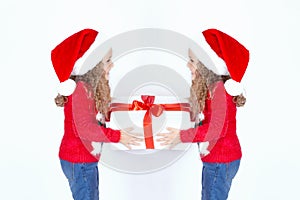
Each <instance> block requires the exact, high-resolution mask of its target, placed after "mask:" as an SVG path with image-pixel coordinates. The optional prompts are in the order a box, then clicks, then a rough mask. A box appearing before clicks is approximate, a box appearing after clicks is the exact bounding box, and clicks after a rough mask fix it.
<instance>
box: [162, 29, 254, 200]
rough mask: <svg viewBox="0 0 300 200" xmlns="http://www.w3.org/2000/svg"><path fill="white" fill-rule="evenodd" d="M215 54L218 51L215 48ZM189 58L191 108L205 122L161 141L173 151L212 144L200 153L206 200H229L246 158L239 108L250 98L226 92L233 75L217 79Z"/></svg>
mask: <svg viewBox="0 0 300 200" xmlns="http://www.w3.org/2000/svg"><path fill="white" fill-rule="evenodd" d="M205 33H206V34H221V37H224V33H222V32H220V31H217V30H213V31H212V32H205ZM206 36H207V35H206ZM214 36H215V35H214ZM218 36H219V35H217V37H215V38H218ZM225 36H226V37H225V38H226V41H227V42H228V41H229V43H228V44H229V45H230V44H231V42H233V41H232V38H231V37H230V38H228V36H227V35H225ZM208 37H209V36H208ZM215 38H214V39H215ZM206 39H207V37H206ZM208 42H209V43H210V42H212V41H210V40H209V41H208ZM214 42H215V43H217V44H219V43H222V45H223V44H224V43H226V42H223V40H222V39H220V41H214ZM234 42H236V41H235V40H234ZM210 44H211V43H210ZM222 45H220V46H221V48H223V49H222V50H223V51H218V52H222V53H223V54H226V53H227V52H228V51H225V50H226V49H224V47H226V45H223V46H222ZM239 45H240V44H239ZM220 46H219V47H220ZM230 47H232V45H230ZM239 47H240V48H242V51H244V53H243V56H245V57H246V58H245V60H246V61H247V62H245V63H246V65H245V64H242V65H241V68H244V67H246V66H247V63H248V58H249V55H248V51H247V50H246V49H244V48H243V47H242V46H239ZM213 50H215V51H216V49H214V48H213ZM231 53H234V51H231ZM236 56H239V54H237V55H236ZM189 57H190V60H189V62H188V67H189V69H190V70H191V72H192V86H191V98H190V102H191V107H192V111H193V113H194V116H196V117H197V113H203V114H204V120H203V121H202V122H201V123H200V125H199V126H197V127H196V128H190V129H188V130H178V129H175V128H168V130H169V131H170V134H161V136H162V138H160V139H159V141H161V142H163V143H164V144H166V145H171V147H172V146H174V145H176V144H178V143H180V142H197V143H199V142H209V145H208V148H207V149H204V151H200V156H201V159H202V161H203V169H202V200H215V199H217V200H226V199H227V197H228V193H229V190H230V187H231V183H232V180H233V178H234V177H235V175H236V173H237V171H238V169H239V165H240V159H241V157H242V152H241V146H240V143H239V140H238V137H237V134H236V111H237V109H236V107H240V106H243V105H244V104H245V102H246V98H245V97H244V96H243V94H242V93H240V92H238V93H240V94H229V93H232V91H231V89H230V88H228V89H227V88H226V89H225V87H224V83H225V86H226V81H228V80H229V79H230V78H231V77H230V76H229V75H227V76H225V75H217V74H215V73H214V72H213V71H211V70H209V69H207V68H206V67H205V66H204V64H203V63H201V62H200V61H199V60H198V58H197V57H196V56H195V55H194V54H193V52H192V51H191V50H189ZM222 58H223V57H222ZM227 58H228V57H227ZM236 60H238V59H236ZM229 62H231V61H229ZM229 62H226V65H227V67H228V66H229V65H231V63H229ZM238 63H239V62H237V63H235V66H236V67H240V66H239V64H238ZM229 71H230V70H229ZM243 73H244V72H243ZM243 73H242V75H243ZM233 74H234V73H233ZM229 83H230V82H229Z"/></svg>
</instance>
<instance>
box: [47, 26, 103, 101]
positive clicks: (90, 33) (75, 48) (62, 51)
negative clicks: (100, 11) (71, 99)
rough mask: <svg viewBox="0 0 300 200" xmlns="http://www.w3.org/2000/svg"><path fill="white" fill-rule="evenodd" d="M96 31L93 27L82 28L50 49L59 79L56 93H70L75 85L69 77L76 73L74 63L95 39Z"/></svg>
mask: <svg viewBox="0 0 300 200" xmlns="http://www.w3.org/2000/svg"><path fill="white" fill-rule="evenodd" d="M97 34H98V32H97V31H95V30H93V29H83V30H81V31H79V32H77V33H75V34H73V35H71V36H69V37H68V38H66V39H65V40H64V41H62V42H61V43H60V44H58V45H57V46H56V47H55V48H54V49H53V50H52V51H51V61H52V64H53V67H54V70H55V72H56V75H57V77H58V79H59V81H60V85H59V86H58V93H59V94H61V95H63V96H69V95H71V94H72V93H73V92H74V90H75V87H76V83H75V81H73V80H71V79H69V77H70V75H71V74H73V75H76V74H74V73H72V71H73V72H74V70H73V69H74V65H75V63H76V61H77V60H78V59H79V58H81V57H82V56H83V55H84V54H85V52H86V51H87V50H88V49H89V48H90V46H91V45H92V44H93V42H94V41H95V38H96V37H97Z"/></svg>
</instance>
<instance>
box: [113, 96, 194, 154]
mask: <svg viewBox="0 0 300 200" xmlns="http://www.w3.org/2000/svg"><path fill="white" fill-rule="evenodd" d="M141 97H142V101H143V102H141V101H137V100H134V101H133V102H132V104H124V103H112V104H111V112H114V111H132V110H135V111H137V110H146V113H145V115H144V119H143V127H144V137H145V144H146V149H154V140H153V131H152V115H154V116H155V117H159V116H160V115H161V114H162V113H163V111H164V110H166V111H187V112H190V108H189V104H188V103H174V104H154V100H155V96H149V95H142V96H141Z"/></svg>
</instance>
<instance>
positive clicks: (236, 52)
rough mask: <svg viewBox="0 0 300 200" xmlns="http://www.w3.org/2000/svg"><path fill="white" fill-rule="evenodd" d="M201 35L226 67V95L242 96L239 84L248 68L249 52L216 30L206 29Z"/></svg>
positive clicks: (241, 88) (241, 87)
mask: <svg viewBox="0 0 300 200" xmlns="http://www.w3.org/2000/svg"><path fill="white" fill-rule="evenodd" d="M202 33H203V35H204V38H205V40H206V42H207V43H208V44H209V46H210V47H211V49H212V50H213V51H214V52H215V53H216V54H217V55H218V56H219V57H220V58H221V59H222V60H224V62H225V64H226V66H227V70H228V73H229V74H230V76H231V79H229V80H227V81H226V82H225V85H224V86H225V89H226V91H227V93H228V94H230V95H232V96H237V95H240V94H242V93H243V91H244V89H243V86H242V85H241V83H240V82H241V80H242V78H243V76H244V73H245V71H246V69H247V66H248V62H249V51H248V50H247V49H246V48H245V47H244V46H243V45H242V44H240V43H239V42H238V41H237V40H235V39H234V38H232V37H231V36H229V35H227V34H226V33H223V32H221V31H219V30H217V29H207V30H205V31H203V32H202ZM224 74H226V73H224Z"/></svg>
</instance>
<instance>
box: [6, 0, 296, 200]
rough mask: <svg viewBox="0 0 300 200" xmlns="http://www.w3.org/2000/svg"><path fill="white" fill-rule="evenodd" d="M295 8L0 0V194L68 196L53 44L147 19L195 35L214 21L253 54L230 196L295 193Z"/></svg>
mask: <svg viewBox="0 0 300 200" xmlns="http://www.w3.org/2000/svg"><path fill="white" fill-rule="evenodd" d="M299 10H300V4H299V3H298V1H296V0H273V1H271V0H265V1H259V0H254V1H245V0H244V1H242V0H235V1H232V0H229V1H221V0H220V1H202V0H199V1H196V0H194V1H193V0H185V1H179V0H172V1H171V0H165V1H159V0H152V1H139V0H129V1H117V0H105V1H89V0H87V1H76V0H72V1H63V0H52V1H37V0H29V1H20V0H19V1H16V0H10V1H1V3H0V24H1V32H0V35H1V37H0V53H1V54H0V55H1V59H0V66H1V70H2V76H1V78H0V83H1V84H0V85H1V93H2V94H1V104H0V106H1V108H0V110H1V126H0V127H1V130H0V134H1V140H0V148H1V149H0V154H1V157H0V158H1V164H0V188H1V189H0V191H1V192H0V198H1V199H28V200H36V199H45V200H46V199H49V200H50V199H51V200H52V199H71V198H70V192H69V189H68V186H67V184H66V180H65V177H64V176H63V174H62V172H61V169H60V165H59V161H58V156H57V154H58V148H59V144H60V140H61V137H62V132H63V123H62V122H63V113H62V109H59V108H57V107H56V106H55V104H54V101H53V98H54V97H55V96H56V86H57V83H58V79H57V77H56V75H55V73H54V70H53V68H52V65H51V61H50V51H51V49H52V48H53V47H54V46H55V45H56V44H58V43H59V42H60V41H61V40H62V39H64V38H65V37H66V36H68V35H70V34H72V33H74V32H77V31H78V30H81V29H82V28H86V27H90V28H94V29H96V30H98V31H99V32H100V35H99V36H100V37H102V38H103V41H105V40H106V39H108V38H110V37H112V36H114V35H116V34H119V33H121V32H124V31H129V30H132V29H136V28H148V27H153V28H165V29H170V30H173V31H177V32H179V33H182V34H185V35H186V36H187V37H190V38H192V39H193V40H195V41H196V42H197V41H199V40H200V38H201V32H202V30H204V29H206V28H217V29H220V30H222V31H224V32H226V33H228V34H230V35H232V36H234V37H235V38H236V39H237V40H239V41H240V42H241V43H243V44H244V45H245V46H246V47H247V48H248V49H249V50H250V53H251V59H250V63H249V67H248V69H247V71H246V74H245V76H244V79H243V83H244V85H245V86H246V89H247V103H246V106H245V107H244V108H242V109H239V113H238V116H237V119H238V134H239V138H240V141H241V145H242V148H243V158H242V163H241V167H240V170H239V172H238V174H237V176H236V178H235V179H234V182H233V185H232V189H231V192H230V198H229V199H231V200H240V199H243V200H254V199H255V200H266V199H272V200H275V199H276V200H281V199H297V198H299V197H298V196H299V193H298V183H299V181H298V180H299V178H300V173H299V169H300V161H299V155H298V153H297V152H299V144H300V142H299V134H300V129H299V116H298V114H299V113H300V109H299V105H298V102H299V94H298V93H299V89H298V87H297V86H299V82H298V78H299V77H298V74H299V72H300V70H299V66H298V65H299V64H298V63H299V61H298V57H299V48H298V47H299V45H300V39H299V35H300V28H299V24H300V23H299V19H300V13H299ZM297 91H298V92H297ZM187 182H188V181H187ZM113 191H114V192H117V191H118V189H117V188H113Z"/></svg>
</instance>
